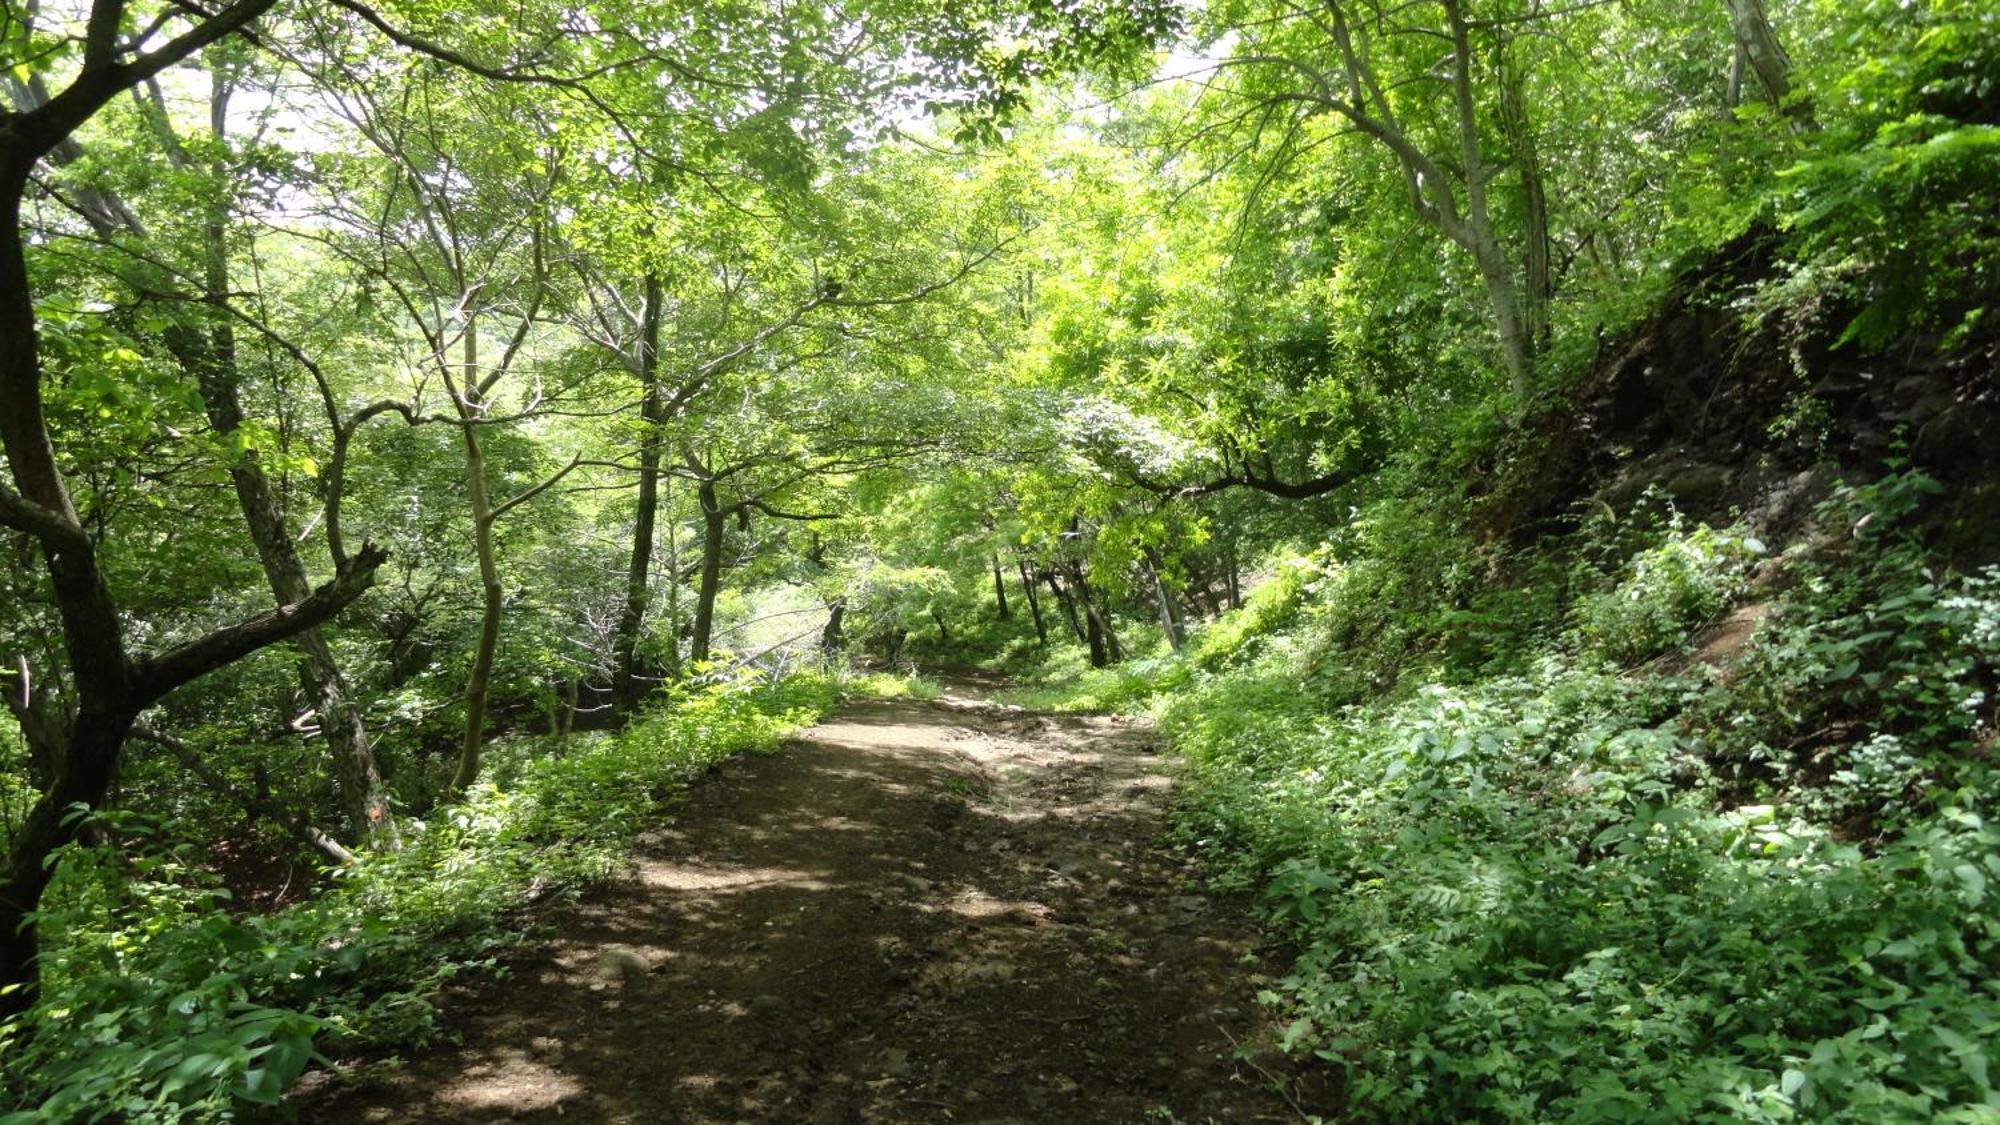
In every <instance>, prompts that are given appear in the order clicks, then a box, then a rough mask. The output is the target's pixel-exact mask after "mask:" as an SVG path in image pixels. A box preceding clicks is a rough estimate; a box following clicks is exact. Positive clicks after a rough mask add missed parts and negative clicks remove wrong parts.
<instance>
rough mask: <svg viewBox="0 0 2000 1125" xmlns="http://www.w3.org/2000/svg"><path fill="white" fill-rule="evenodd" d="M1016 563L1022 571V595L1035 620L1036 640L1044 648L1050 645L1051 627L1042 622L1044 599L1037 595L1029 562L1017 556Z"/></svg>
mask: <svg viewBox="0 0 2000 1125" xmlns="http://www.w3.org/2000/svg"><path fill="white" fill-rule="evenodd" d="M1014 561H1015V562H1016V563H1017V564H1018V566H1019V568H1020V571H1021V593H1022V595H1023V596H1025V597H1026V598H1027V599H1028V614H1029V616H1031V617H1033V618H1034V619H1035V640H1036V641H1038V642H1039V643H1040V644H1041V646H1042V647H1043V648H1047V647H1048V645H1049V627H1048V624H1047V623H1046V622H1044V621H1043V620H1042V599H1041V598H1040V597H1038V596H1036V594H1035V580H1034V579H1033V578H1032V577H1030V576H1029V575H1028V560H1027V559H1024V558H1021V557H1020V556H1018V555H1017V556H1015V559H1014Z"/></svg>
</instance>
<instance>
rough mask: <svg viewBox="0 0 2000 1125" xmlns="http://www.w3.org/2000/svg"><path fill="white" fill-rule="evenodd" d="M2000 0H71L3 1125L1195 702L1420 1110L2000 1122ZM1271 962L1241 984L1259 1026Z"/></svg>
mask: <svg viewBox="0 0 2000 1125" xmlns="http://www.w3.org/2000/svg"><path fill="white" fill-rule="evenodd" d="M1997 83H2000V10H1996V8H1995V7H1994V6H1993V5H1992V4H1990V3H1986V2H1983V0H1903V2H1890V0H1840V2H1833V0H1769V2H1767V0H1718V2H1715V3H1706V4H1703V3H1696V4H1684V3H1666V2H1659V0H1423V2H1410V3H1378V2H1376V0H1322V2H1321V3H1319V4H1314V5H1296V4H1293V3H1291V2H1290V0H1212V2H1210V3H1207V4H1204V5H1192V4H1190V5H1177V4H1169V3H1154V2H1152V0H1144V2H1141V0H1135V2H1133V3H1117V2H1113V0H1103V2H1098V0H1087V2H1083V3H1077V4H1044V3H1039V2H1034V3H1012V2H1010V0H981V2H979V3H972V4H956V3H955V4H949V5H944V4H936V5H934V4H931V3H928V2H927V0H853V2H851V3H839V4H823V5H783V4H762V3H757V2H754V0H751V2H741V3H739V2H729V3H716V4H708V5H699V6H693V5H674V4H638V3H630V2H628V0H577V2H575V3H568V4H550V3H543V2H537V0H529V2H525V3H520V4H514V5H507V6H498V5H486V4H468V3H464V2H460V0H395V2H393V3H382V4H373V5H371V4H364V3H361V2H359V0H335V2H333V3H331V4H325V5H295V4H288V3H283V2H278V0H234V2H233V3H230V4H227V5H224V6H215V5H197V4H190V3H171V4H167V3H152V2H150V0H95V3H90V4H83V3H69V2H63V0H48V2H38V0H4V3H0V91H4V95H5V98H4V101H0V441H3V442H4V450H5V458H6V462H5V464H6V471H5V474H4V480H0V656H4V664H5V667H4V668H0V693H3V694H4V696H5V699H6V703H7V709H8V714H9V715H10V716H11V721H7V720H4V719H0V837H4V842H5V845H6V848H7V858H6V861H5V867H4V869H3V870H0V1013H4V1014H5V1016H6V1017H7V1022H6V1023H5V1024H4V1025H0V1051H4V1055H0V1070H3V1071H4V1074H5V1077H6V1083H5V1091H6V1095H7V1102H8V1103H9V1104H8V1105H6V1106H0V1110H4V1109H18V1110H19V1113H17V1114H16V1115H15V1116H14V1117H9V1118H0V1120H7V1121H12V1120H21V1121H31V1120H83V1119H100V1120H101V1119H113V1120H132V1121H139V1120H146V1121H152V1120H163V1121H164V1120H178V1119H197V1120H213V1119H219V1118H224V1117H229V1116H233V1115H242V1114H246V1113H250V1112H253V1111H254V1109H255V1107H258V1106H275V1105H278V1104H279V1103H280V1102H281V1100H282V1098H283V1095H284V1092H285V1091H286V1089H287V1088H288V1087H290V1086H291V1084H292V1083H293V1082H294V1081H295V1080H296V1079H297V1078H298V1077H299V1076H300V1075H301V1073H303V1072H304V1070H305V1069H306V1068H307V1067H308V1066H309V1065H311V1064H312V1062H313V1060H314V1059H315V1058H316V1057H324V1055H325V1053H327V1052H334V1053H340V1052H358V1051H365V1050H371V1049H393V1048H395V1047H398V1046H407V1045H412V1044H421V1043H423V1042H426V1041H427V1040H429V1039H430V1038H432V1037H434V1036H436V1035H438V1034H440V1033H442V1032H443V1031H445V1030H447V1029H443V1028H440V1027H439V1025H438V1020H437V1011H438V1010H437V1008H436V1007H435V1004H434V1000H435V997H436V996H437V994H438V992H439V990H440V989H441V988H442V987H443V986H444V984H445V983H446V982H447V981H449V980H450V979H452V978H453V977H455V976H457V975H459V974H461V973H464V972H466V971H468V970H477V969H478V968H479V967H481V966H483V965H487V964H490V963H491V960H492V958H493V956H494V954H495V951H496V950H497V949H498V948H499V947H500V946H501V945H503V944H504V943H505V942H506V941H508V940H509V938H510V935H511V934H512V933H513V931H514V929H515V927H514V925H513V922H512V921H511V919H513V918H514V917H515V912H516V911H518V910H519V909H521V908H522V907H523V906H524V905H527V904H532V903H534V902H537V901H540V900H542V899H544V898H546V897H549V896H551V895H557V894H564V893H569V892H571V891H573V890H574V889H575V888H576V887H578V886H581V885H583V884H585V883H587V882H589V881H590V880H592V879H595V878H598V877H601V876H602V875H604V874H605V873H607V872H609V871H611V870H613V869H614V868H615V867H616V866H617V865H618V863H619V862H620V857H621V856H622V855H623V854H624V850H625V848H626V847H627V846H628V845H629V842H630V841H631V839H632V838H633V836H634V835H635V834H636V833H638V832H639V831H640V829H641V828H642V827H643V826H644V825H645V824H646V823H647V821H648V818H649V817H651V816H653V815H654V814H655V813H656V812H657V811H658V809H659V808H660V807H661V806H662V804H663V803H664V802H666V801H668V800H670V799H671V797H672V795H673V793H674V791H675V790H676V789H677V788H678V787H679V786H680V785H681V783H682V782H683V781H684V780H685V779H686V778H688V777H690V776H692V775H693V774H694V773H695V772H696V771H697V769H698V768H699V767H700V766H701V765H702V764H704V763H707V762H710V761H713V760H715V759H717V758H719V757H722V756H726V755H729V754H733V753H737V752H740V751H744V750H750V749H757V748H767V747H770V746H772V745H775V744H776V743H778V742H779V741H781V740H782V739H784V738H785V737H787V735H788V734H789V733H791V732H792V731H795V730H797V729H799V728H800V727H801V726H803V725H806V724H808V723H810V722H811V721H813V720H814V719H815V718H817V717H818V716H820V715H823V714H825V713H827V712H829V711H830V710H831V709H832V708H834V707H835V706H836V705H837V700H838V698H839V697H840V696H841V695H842V694H849V695H852V694H856V693H871V692H872V693H885V692H887V693H894V692H908V691H913V690H915V691H922V690H924V686H923V682H922V681H921V680H915V679H911V678H910V677H911V675H912V674H913V673H917V672H934V673H942V672H954V673H963V672H967V671H971V670H979V671H982V672H983V673H986V674H998V675H1003V676H1005V677H1006V678H1007V679H1009V680H1010V681H1011V682H1014V683H1016V684H1019V685H1022V687H1021V689H1020V691H1019V692H1018V693H1017V695H1016V699H1017V701H1018V702H1020V703H1022V704H1025V705H1029V706H1033V707H1040V708H1051V709H1064V708H1123V709H1127V710H1133V711H1148V712H1150V713H1152V714H1153V715H1154V716H1155V717H1156V718H1157V720H1158V722H1159V724H1160V729H1161V730H1162V731H1163V732H1164V733H1165V734H1166V736H1167V738H1168V739H1169V740H1170V741H1171V743H1172V745H1173V747H1174V750H1175V752H1176V756H1177V759H1178V761H1179V764H1180V768H1181V770H1182V781H1181V785H1180V789H1179V797H1178V808H1179V813H1178V823H1179V833H1180V837H1181V842H1182V843H1184V844H1185V845H1186V846H1187V847H1189V848H1191V849H1194V850H1195V851H1196V852H1198V853H1199V854H1200V855H1201V856H1202V857H1203V859H1204V861H1205V862H1206V863H1207V864H1208V865H1209V870H1210V872H1211V874H1212V876H1213V877H1214V878H1215V880H1216V881H1217V882H1218V884H1219V886H1220V887H1222V888H1224V889H1233V890H1243V891H1248V892H1251V893H1254V894H1255V895H1256V896H1258V901H1259V902H1260V903H1261V904H1262V906H1263V909H1264V910H1265V912H1266V916H1267V921H1268V923H1269V925H1270V926H1271V927H1272V928H1273V929H1275V930H1276V931H1278V932H1280V933H1281V934H1282V935H1284V936H1285V937H1286V938H1287V940H1288V941H1289V943H1290V946H1291V948H1292V949H1294V950H1295V951H1296V955H1297V959H1296V963H1295V964H1293V965H1292V966H1291V967H1290V968H1289V969H1287V970H1286V971H1284V972H1283V973H1282V974H1280V975H1279V976H1277V977H1275V978H1272V979H1268V980H1266V981H1265V982H1264V983H1263V984H1262V985H1261V986H1259V987H1260V988H1261V992H1262V999H1263V1001H1264V1002H1265V1003H1266V1004H1267V1005H1268V1006H1269V1007H1270V1008H1271V1009H1272V1010H1273V1011H1274V1012H1278V1013H1281V1014H1282V1020H1283V1024H1284V1026H1285V1027H1286V1030H1285V1031H1284V1032H1283V1035H1282V1042H1281V1044H1280V1046H1281V1047H1282V1049H1283V1050H1284V1051H1285V1052H1288V1053H1289V1054H1290V1055H1292V1056H1294V1057H1296V1058H1298V1059H1301V1060H1304V1063H1303V1065H1305V1066H1307V1067H1310V1068H1315V1069H1318V1070H1320V1071H1323V1072H1326V1073H1328V1074H1330V1075H1333V1076H1335V1083H1336V1085H1337V1087H1338V1090H1339V1094H1338V1100H1339V1105H1340V1112H1342V1113H1345V1114H1348V1115H1351V1116H1353V1117H1355V1118H1356V1119H1361V1120H1369V1119H1379V1120H1459V1119H1480V1120H1484V1119H1496V1120H1502V1119H1504V1120H1521V1121H1544V1120H1558V1119H1561V1120H1584V1121H1611V1120H1676V1121H1679V1120H1697V1119H1732V1120H1737V1119H1743V1120H1773V1121H1776V1120H1791V1119H1797V1118H1811V1119H1824V1120H1855V1121H1881V1120H1913V1121H1914V1120H1962V1121H1981V1120H1991V1119H1992V1118H1993V1116H1994V1115H1995V1114H1996V1113H2000V1090H1997V1089H1996V1086H1995V1085H1994V1080H1993V1075H1992V1074H1991V1073H1990V1068H1991V1066H1992V1065H1993V1064H1994V1063H1995V1061H1996V1055H2000V994H1996V993H1995V991H1994V985H1993V982H1994V981H1995V980H2000V899H1996V898H1995V897H1994V896H1993V894H1992V893H1989V891H1990V888H1992V887H1993V885H1994V884H1996V883H1997V882H2000V827H1996V826H1994V825H1993V824H1992V823H1990V818H1991V817H1992V816H1993V815H1994V812H1995V810H1994V808H1993V805H1994V800H1993V796H1992V794H1993V785H1992V780H1991V770H1992V768H1993V765H1992V759H1993V749H1994V746H1995V709H1994V708H1995V704H1994V698H1993V692H1994V691H1995V689H1996V687H2000V684H1996V667H1997V666H2000V571H1995V570H1994V569H1993V564H1994V563H1995V562H1996V561H2000V534H1996V529H2000V461H1997V460H1996V457H2000V454H1996V450H2000V446H1997V445H1996V444H1995V443H1994V441H1993V439H1992V434H1993V433H1994V432H1995V430H1994V426H1995V424H1996V421H2000V418H1996V409H2000V407H1996V395H2000V382H1996V378H1995V377H1996V357H2000V331H1996V322H1995V314H1994V313H1993V311H1992V310H1993V308H1994V307H1995V306H1994V302H1995V300H1996V299H2000V253H1996V251H2000V194H1996V193H1995V190H1994V185H1996V184H2000V110H1996V107H2000V89H1996V84H1997ZM1250 987H1252V986H1250V985H1247V984H1246V989H1248V988H1250Z"/></svg>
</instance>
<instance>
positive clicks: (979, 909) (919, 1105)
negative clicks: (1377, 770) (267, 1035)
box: [299, 696, 1325, 1125]
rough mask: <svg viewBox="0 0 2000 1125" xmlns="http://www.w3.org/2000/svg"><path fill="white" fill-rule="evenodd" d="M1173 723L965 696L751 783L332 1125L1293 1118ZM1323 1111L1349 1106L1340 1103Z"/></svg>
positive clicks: (793, 758)
mask: <svg viewBox="0 0 2000 1125" xmlns="http://www.w3.org/2000/svg"><path fill="white" fill-rule="evenodd" d="M1168 785H1169V782H1168V779H1167V777H1166V775H1165V773H1164V771H1163V769H1162V767H1161V763H1160V762H1159V760H1158V758H1157V757H1156V752H1155V750H1154V748H1153V747H1152V745H1151V744H1150V743H1149V741H1148V732H1147V730H1146V728H1145V727H1144V726H1143V725H1142V724H1139V723H1135V722H1132V721H1130V720H1121V719H1111V718H1081V717H1056V716H1045V715H1036V714H1030V713H1025V712H1021V711H1017V710H1014V709H1011V708H1004V707H999V706H996V705H992V704H988V703H985V702H983V701H979V700H975V699H969V698H964V697H952V696H948V697H947V698H946V699H944V700H941V701H939V702H936V703H919V702H873V703H864V704H857V705H855V706H853V707H850V708H849V709H847V710H846V711H845V712H844V713H843V714H841V715H840V716H838V717H836V718H834V719H832V720H830V721H828V722H825V723H823V724H821V725H820V726H818V727H816V728H814V729H812V730H811V731H808V732H806V733H805V734H804V735H802V736H801V737H800V738H799V739H798V740H797V741H795V742H794V743H793V744H792V745H790V746H788V747H787V748H785V749H784V750H782V751H780V752H779V753H777V754H774V755H768V756H757V757H749V758H742V759H736V760H734V761H732V762H730V763H727V764H726V765H724V766H723V767H721V768H720V769H719V770H718V771H717V773H716V774H715V775H714V776H713V777H711V778H709V779H707V780H706V781H704V782H703V783H702V784H699V785H697V786H695V787H694V788H693V790H692V791H691V792H690V794H689V795H688V798H687V800H686V801H685V802H684V804H683V805H682V806H681V807H680V808H679V809H678V810H677V811H676V816H675V818H674V822H673V824H672V825H671V826H670V827H667V828H664V829H661V830H658V831H656V832H653V833H650V834H648V835H647V836H646V837H645V838H644V840H643V842H642V845H641V847H640V850H639V854H638V856H637V858H636V866H635V869H634V870H633V871H632V873H631V874H630V875H629V876H628V877H626V878H624V879H621V880H619V881H616V882H614V883H612V884H609V885H607V886H606V887H604V888H602V889H601V890H599V891H598V892H596V893H594V894H592V895H590V896H588V897H587V898H586V899H584V900H583V901H582V902H580V903H578V904H576V905H574V906H568V907H562V908H559V909H558V910H557V911H556V912H555V915H556V916H554V917H552V918H550V919H549V925H550V928H551V930H552V931H553V933H554V935H555V936H554V937H553V939H552V940H550V941H549V942H547V943H546V944H543V945H540V946H537V947H535V948H534V949H532V950H531V951H530V952H528V953H526V954H524V955H523V956H522V957H520V958H519V959H518V960H517V961H516V962H515V963H514V964H513V966H512V972H511V973H510V975H509V977H508V979H506V980H503V981H492V982H487V983H485V984H483V985H481V986H478V987H476V988H473V989H471V990H469V991H468V992H467V993H466V994H465V995H463V996H460V997H458V998H455V999H454V1000H452V1001H451V1002H450V1003H449V1005H448V1007H447V1010H446V1012H445V1013H444V1022H445V1023H446V1025H447V1026H453V1027H456V1028H458V1029H460V1030H461V1031H462V1033H463V1042H462V1043H461V1044H459V1045H457V1046H448V1047H444V1048H440V1049H438V1050H436V1051H433V1052H431V1053H428V1054H426V1055H424V1056H422V1057H419V1058H416V1059H413V1060H412V1061H411V1062H410V1063H409V1064H408V1065H407V1066H405V1067H403V1068H401V1069H400V1070H398V1071H397V1072H396V1073H395V1074H394V1075H393V1076H392V1077H391V1078H390V1079H389V1080H388V1081H386V1082H385V1083H383V1084H380V1085H376V1086H369V1087H341V1086H338V1085H323V1087H322V1088H321V1089H319V1090H317V1091H314V1092H311V1093H307V1094H305V1095H303V1096H302V1097H301V1098H300V1099H299V1103H300V1104H299V1108H300V1110H301V1115H302V1117H303V1119H304V1120H306V1121H311V1122H336V1121H338V1122H351V1121H369V1122H391V1121H393V1122H475V1121H477V1122H490V1121H502V1120H518V1121H555V1120H562V1121H566V1122H574V1121H603V1122H677V1123H678V1122H685V1123H689V1125H709V1123H719V1122H739V1121H771V1122H807V1123H811V1125H840V1123H849V1122H898V1123H900V1122H953V1123H984V1125H1003V1123H1020V1122H1124V1121H1181V1122H1199V1121H1208V1122H1222V1121H1231V1122H1255V1121H1287V1120H1291V1121H1296V1120H1299V1119H1300V1118H1301V1116H1302V1115H1301V1112H1300V1104H1301V1099H1305V1098H1308V1097H1312V1096H1315V1095H1314V1094H1313V1093H1312V1092H1309V1091H1301V1090H1299V1089H1296V1088H1292V1089H1288V1090H1286V1091H1283V1092H1280V1091H1279V1090H1277V1089H1275V1088H1274V1086H1273V1082H1272V1079H1273V1078H1279V1079H1282V1078H1283V1074H1282V1073H1281V1070H1282V1068H1283V1065H1284V1064H1283V1062H1282V1059H1281V1058H1275V1057H1273V1054H1272V1053H1271V1052H1264V1053H1261V1054H1254V1055H1250V1056H1249V1057H1247V1058H1245V1059H1240V1060H1239V1059H1238V1058H1237V1055H1238V1052H1237V1050H1236V1049H1235V1048H1236V1045H1237V1044H1249V1043H1252V1042H1254V1041H1257V1040H1258V1038H1259V1033H1260V1031H1262V1030H1264V1029H1262V1028H1260V1026H1259V1025H1260V1022H1261V1020H1262V1019H1263V1017H1262V1015H1261V1013H1260V1012H1258V1011H1257V1010H1256V1009H1255V1006H1254V1005H1252V1004H1250V1003H1249V1002H1248V993H1249V989H1250V985H1249V982H1248V981H1246V980H1245V970H1244V969H1243V968H1241V962H1242V961H1243V959H1244V957H1245V955H1246V954H1248V953H1250V952H1252V951H1253V947H1254V944H1255V938H1254V932H1255V931H1254V929H1253V927H1252V926H1251V924H1250V922H1249V921H1248V919H1247V918H1246V917H1245V915H1244V913H1243V910H1242V907H1241V904H1240V903H1232V902H1229V901H1226V900H1218V899H1214V898H1211V897H1209V896H1206V895H1204V894H1202V893H1200V892H1199V891H1198V890H1197V889H1196V887H1195V885H1194V884H1193V883H1192V881H1191V877H1192V872H1191V871H1190V870H1189V869H1188V868H1187V867H1186V866H1185V864H1184V862H1183V861H1182V860H1180V859H1179V858H1178V857H1177V856H1176V855H1175V854H1174V853H1173V852H1172V851H1171V850H1170V849H1169V848H1168V847H1167V846H1166V844H1165V841H1164V839H1163V832H1164V828H1165V812H1166V797H1167V791H1168ZM1317 1096H1319V1097H1320V1098H1321V1100H1324V1099H1325V1092H1323V1091H1322V1092H1320V1093H1319V1094H1318V1095H1317Z"/></svg>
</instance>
